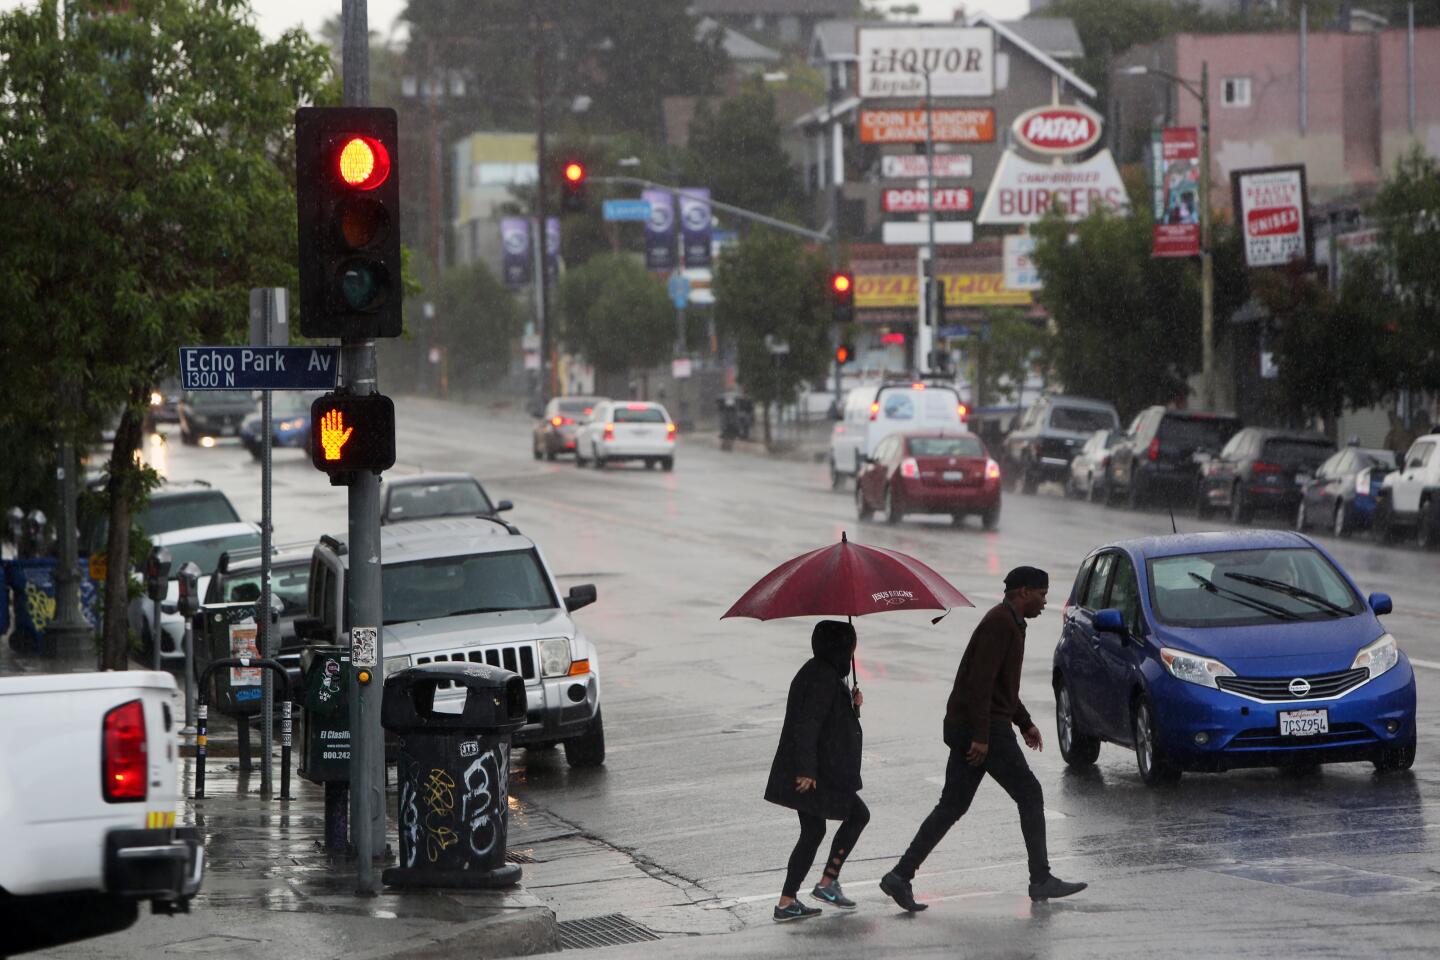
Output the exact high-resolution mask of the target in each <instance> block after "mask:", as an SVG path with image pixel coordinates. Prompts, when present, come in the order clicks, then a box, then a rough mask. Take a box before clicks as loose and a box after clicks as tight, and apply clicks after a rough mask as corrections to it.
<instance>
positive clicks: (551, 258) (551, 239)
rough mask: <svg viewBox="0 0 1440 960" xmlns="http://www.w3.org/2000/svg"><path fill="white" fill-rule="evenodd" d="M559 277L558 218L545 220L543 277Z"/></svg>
mask: <svg viewBox="0 0 1440 960" xmlns="http://www.w3.org/2000/svg"><path fill="white" fill-rule="evenodd" d="M558 276H560V218H559V217H546V218H545V277H546V279H549V280H554V279H555V278H556V277H558Z"/></svg>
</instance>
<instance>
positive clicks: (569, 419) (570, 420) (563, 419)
mask: <svg viewBox="0 0 1440 960" xmlns="http://www.w3.org/2000/svg"><path fill="white" fill-rule="evenodd" d="M574 422H575V418H574V417H561V418H560V423H561V425H562V426H567V427H568V426H570V425H571V424H572V423H574Z"/></svg>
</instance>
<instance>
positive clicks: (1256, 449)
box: [1195, 427, 1335, 523]
mask: <svg viewBox="0 0 1440 960" xmlns="http://www.w3.org/2000/svg"><path fill="white" fill-rule="evenodd" d="M1334 453H1335V444H1333V443H1331V442H1330V440H1329V439H1328V438H1327V437H1325V436H1324V435H1322V434H1319V433H1308V432H1299V433H1297V432H1294V431H1290V430H1270V429H1266V428H1263V427H1246V428H1245V429H1244V430H1241V431H1240V432H1238V433H1236V434H1235V436H1233V437H1231V438H1230V440H1229V442H1228V443H1226V444H1225V447H1224V449H1222V450H1221V451H1220V453H1219V454H1218V455H1216V456H1214V457H1211V458H1209V459H1207V460H1205V461H1204V462H1202V463H1201V465H1200V487H1199V490H1198V493H1197V496H1196V498H1195V514H1196V516H1198V517H1199V518H1200V519H1202V520H1203V519H1205V518H1206V517H1208V516H1209V515H1210V514H1211V512H1212V511H1215V510H1229V511H1230V519H1231V521H1232V522H1234V523H1249V522H1250V521H1251V519H1252V518H1253V517H1254V516H1255V512H1256V511H1257V510H1269V511H1271V512H1276V513H1280V514H1282V515H1287V516H1294V515H1295V512H1296V510H1297V508H1298V506H1299V504H1300V501H1301V493H1302V490H1303V488H1304V486H1305V484H1307V483H1309V482H1310V480H1311V478H1312V477H1314V475H1315V471H1316V470H1318V469H1319V468H1320V464H1322V463H1324V462H1325V461H1326V460H1328V459H1329V458H1330V457H1331V456H1332V455H1333V454H1334Z"/></svg>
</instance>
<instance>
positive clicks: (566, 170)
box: [560, 160, 589, 213]
mask: <svg viewBox="0 0 1440 960" xmlns="http://www.w3.org/2000/svg"><path fill="white" fill-rule="evenodd" d="M588 175H589V174H588V172H587V171H586V170H585V164H583V163H581V162H580V161H579V160H566V161H565V162H564V163H563V164H562V165H561V166H560V209H562V210H564V211H566V212H567V213H579V212H580V211H582V210H584V209H585V178H586V177H587V176H588Z"/></svg>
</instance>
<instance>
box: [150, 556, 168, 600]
mask: <svg viewBox="0 0 1440 960" xmlns="http://www.w3.org/2000/svg"><path fill="white" fill-rule="evenodd" d="M169 581H170V551H169V550H166V549H165V548H164V547H152V548H150V555H149V556H148V557H146V558H145V595H146V596H148V597H149V598H150V599H151V600H154V601H155V602H156V603H159V602H160V601H161V600H164V599H165V592H166V590H167V589H168V588H169Z"/></svg>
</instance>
